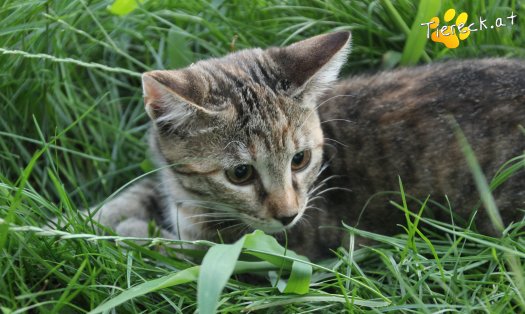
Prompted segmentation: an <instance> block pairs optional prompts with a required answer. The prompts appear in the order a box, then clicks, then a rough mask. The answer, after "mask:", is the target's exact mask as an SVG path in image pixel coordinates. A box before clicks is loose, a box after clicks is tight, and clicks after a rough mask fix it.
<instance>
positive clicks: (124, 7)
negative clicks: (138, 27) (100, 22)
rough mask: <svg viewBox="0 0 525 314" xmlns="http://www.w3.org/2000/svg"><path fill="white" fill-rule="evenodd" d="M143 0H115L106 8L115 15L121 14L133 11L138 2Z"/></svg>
mask: <svg viewBox="0 0 525 314" xmlns="http://www.w3.org/2000/svg"><path fill="white" fill-rule="evenodd" d="M143 2H144V0H115V2H113V3H112V4H111V5H110V6H108V10H109V12H111V13H113V14H115V15H119V16H123V15H126V14H130V13H131V12H133V11H134V10H135V9H136V8H138V7H139V3H143Z"/></svg>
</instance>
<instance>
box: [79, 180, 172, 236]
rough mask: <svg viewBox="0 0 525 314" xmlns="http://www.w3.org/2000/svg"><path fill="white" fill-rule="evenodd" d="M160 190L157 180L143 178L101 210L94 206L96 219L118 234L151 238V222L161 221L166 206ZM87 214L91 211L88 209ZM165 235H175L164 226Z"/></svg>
mask: <svg viewBox="0 0 525 314" xmlns="http://www.w3.org/2000/svg"><path fill="white" fill-rule="evenodd" d="M160 197H161V196H160V193H159V191H158V189H157V188H156V183H155V181H154V180H153V179H143V180H141V181H139V182H138V183H136V184H134V185H132V186H130V187H129V188H127V189H125V190H124V191H123V192H121V193H120V194H119V195H117V196H116V197H115V198H113V199H111V200H110V201H109V202H107V203H105V204H104V205H102V207H100V209H98V210H97V208H96V207H95V208H92V209H91V210H90V212H92V211H96V212H95V213H94V214H93V220H94V221H96V222H98V223H100V224H101V225H103V226H105V227H108V228H110V229H112V230H114V231H115V232H116V233H117V234H118V235H121V236H128V237H148V236H149V231H148V229H149V228H148V223H149V221H151V220H155V221H156V222H157V223H158V224H159V223H160V222H161V216H162V214H161V211H162V205H161V202H160ZM84 213H85V214H86V216H87V215H90V214H91V213H88V212H84ZM160 235H161V236H162V237H168V238H173V237H175V236H174V235H173V234H172V233H171V232H170V231H168V230H165V229H161V230H160Z"/></svg>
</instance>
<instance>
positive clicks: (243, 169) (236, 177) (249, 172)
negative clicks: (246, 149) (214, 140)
mask: <svg viewBox="0 0 525 314" xmlns="http://www.w3.org/2000/svg"><path fill="white" fill-rule="evenodd" d="M226 176H227V177H228V179H229V180H230V181H231V182H232V183H233V184H238V185H243V184H248V183H250V181H251V180H252V179H253V177H254V176H255V171H254V170H253V166H250V165H239V166H237V167H235V168H231V169H228V170H226Z"/></svg>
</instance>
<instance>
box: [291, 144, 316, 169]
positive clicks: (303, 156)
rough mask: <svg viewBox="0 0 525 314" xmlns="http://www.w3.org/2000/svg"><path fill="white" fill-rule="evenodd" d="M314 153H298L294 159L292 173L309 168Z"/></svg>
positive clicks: (306, 151) (304, 151)
mask: <svg viewBox="0 0 525 314" xmlns="http://www.w3.org/2000/svg"><path fill="white" fill-rule="evenodd" d="M311 156H312V153H311V151H310V150H309V149H305V150H303V151H302V152H298V153H297V154H295V155H293V157H292V171H299V170H302V169H304V168H305V167H306V166H308V163H309V162H310V157H311Z"/></svg>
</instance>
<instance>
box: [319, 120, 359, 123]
mask: <svg viewBox="0 0 525 314" xmlns="http://www.w3.org/2000/svg"><path fill="white" fill-rule="evenodd" d="M334 121H343V122H348V123H356V122H355V121H352V120H347V119H330V120H324V121H321V124H323V123H328V122H334Z"/></svg>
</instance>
